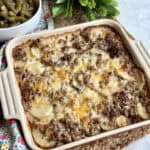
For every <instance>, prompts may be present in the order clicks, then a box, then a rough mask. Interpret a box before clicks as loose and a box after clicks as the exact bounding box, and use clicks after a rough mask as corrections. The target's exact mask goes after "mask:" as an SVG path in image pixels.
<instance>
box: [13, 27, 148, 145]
mask: <svg viewBox="0 0 150 150" xmlns="http://www.w3.org/2000/svg"><path fill="white" fill-rule="evenodd" d="M13 59H14V69H15V75H16V80H17V83H18V85H19V88H20V91H21V96H22V104H23V107H24V111H25V114H26V116H27V120H28V121H29V124H30V128H31V132H32V136H33V139H34V141H35V143H36V144H37V145H38V146H40V147H42V148H53V147H57V146H60V145H64V144H66V143H70V142H73V141H77V140H80V139H83V138H86V137H90V136H93V135H96V134H100V133H103V132H106V131H109V130H113V129H116V128H120V127H124V126H128V125H130V124H134V123H137V122H140V121H143V120H149V119H150V92H149V89H148V83H147V81H146V77H145V75H144V72H143V71H142V69H141V68H139V67H138V66H137V65H136V64H135V63H134V61H133V59H132V57H131V55H130V54H129V52H128V50H127V48H126V47H125V45H124V42H123V41H122V39H121V37H120V35H119V33H118V32H116V31H115V30H114V29H112V28H111V27H109V26H93V27H87V28H85V29H80V30H79V29H78V30H75V31H73V32H66V33H62V34H55V35H50V36H47V37H41V38H38V39H35V40H28V41H27V42H25V43H23V44H21V45H18V46H17V47H15V48H14V49H13Z"/></svg>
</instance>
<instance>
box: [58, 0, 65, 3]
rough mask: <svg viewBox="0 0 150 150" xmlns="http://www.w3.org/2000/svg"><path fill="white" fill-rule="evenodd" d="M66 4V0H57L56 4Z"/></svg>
mask: <svg viewBox="0 0 150 150" xmlns="http://www.w3.org/2000/svg"><path fill="white" fill-rule="evenodd" d="M65 2H66V0H57V1H56V4H62V3H65Z"/></svg>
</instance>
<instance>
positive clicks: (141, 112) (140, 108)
mask: <svg viewBox="0 0 150 150" xmlns="http://www.w3.org/2000/svg"><path fill="white" fill-rule="evenodd" d="M136 108H137V113H138V115H139V116H140V117H141V118H142V119H148V118H149V116H148V113H147V112H146V109H145V107H143V106H142V104H141V103H138V104H137V106H136Z"/></svg>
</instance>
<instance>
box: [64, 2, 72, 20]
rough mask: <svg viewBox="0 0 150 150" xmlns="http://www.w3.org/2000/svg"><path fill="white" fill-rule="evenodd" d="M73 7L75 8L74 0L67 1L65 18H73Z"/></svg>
mask: <svg viewBox="0 0 150 150" xmlns="http://www.w3.org/2000/svg"><path fill="white" fill-rule="evenodd" d="M72 7H73V0H67V6H66V9H65V16H66V17H68V16H72Z"/></svg>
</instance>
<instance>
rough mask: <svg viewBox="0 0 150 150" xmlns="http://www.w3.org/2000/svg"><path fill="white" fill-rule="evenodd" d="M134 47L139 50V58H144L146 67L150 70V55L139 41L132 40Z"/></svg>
mask: <svg viewBox="0 0 150 150" xmlns="http://www.w3.org/2000/svg"><path fill="white" fill-rule="evenodd" d="M133 42H134V45H135V47H136V48H137V49H138V50H139V52H140V54H141V56H142V57H143V58H144V60H145V62H146V64H147V66H148V67H149V68H150V54H149V53H148V51H147V50H146V48H145V47H144V45H143V44H142V42H141V41H138V40H133Z"/></svg>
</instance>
